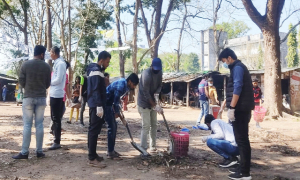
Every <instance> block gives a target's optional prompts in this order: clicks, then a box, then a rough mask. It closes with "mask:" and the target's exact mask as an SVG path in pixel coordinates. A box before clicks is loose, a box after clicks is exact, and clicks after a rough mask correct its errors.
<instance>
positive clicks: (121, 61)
mask: <svg viewBox="0 0 300 180" xmlns="http://www.w3.org/2000/svg"><path fill="white" fill-rule="evenodd" d="M120 3H121V0H116V7H115V14H116V28H117V36H118V46H119V47H122V46H123V42H122V36H121V26H120V21H121V20H120V18H121V17H120V14H121V13H120ZM124 36H125V34H124ZM119 64H120V76H121V77H125V69H124V65H125V57H124V55H123V51H119Z"/></svg>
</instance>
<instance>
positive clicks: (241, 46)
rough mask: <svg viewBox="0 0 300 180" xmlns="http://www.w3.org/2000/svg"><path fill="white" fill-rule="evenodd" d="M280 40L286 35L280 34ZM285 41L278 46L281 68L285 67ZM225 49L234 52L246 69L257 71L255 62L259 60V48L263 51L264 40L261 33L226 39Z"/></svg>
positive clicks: (286, 48)
mask: <svg viewBox="0 0 300 180" xmlns="http://www.w3.org/2000/svg"><path fill="white" fill-rule="evenodd" d="M279 35H280V38H281V39H283V38H284V37H285V36H286V33H282V32H281V33H280V34H279ZM286 43H287V40H285V41H284V42H282V43H281V44H280V61H281V66H282V67H283V68H285V67H287V61H286V59H285V57H286V56H287V50H288V47H287V44H286ZM226 47H229V48H231V49H232V50H234V52H235V53H236V55H237V56H238V58H239V59H240V60H242V61H243V62H244V64H246V65H247V67H248V69H257V62H258V61H257V60H258V58H259V56H260V55H259V48H261V49H262V51H264V38H263V35H262V33H260V34H255V35H249V36H243V37H240V38H234V39H228V40H227V43H226Z"/></svg>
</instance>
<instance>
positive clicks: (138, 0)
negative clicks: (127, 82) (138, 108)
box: [132, 0, 141, 104]
mask: <svg viewBox="0 0 300 180" xmlns="http://www.w3.org/2000/svg"><path fill="white" fill-rule="evenodd" d="M140 3H141V0H136V4H135V14H134V17H133V39H132V41H133V42H132V43H133V48H132V65H133V72H134V73H136V74H138V73H139V69H138V68H139V67H138V63H137V51H138V48H137V38H138V35H137V34H138V16H139V7H140ZM138 92H139V86H136V88H135V91H134V94H135V96H134V102H135V104H137V98H138Z"/></svg>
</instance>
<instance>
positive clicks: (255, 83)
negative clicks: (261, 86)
mask: <svg viewBox="0 0 300 180" xmlns="http://www.w3.org/2000/svg"><path fill="white" fill-rule="evenodd" d="M252 85H253V87H257V86H258V79H256V78H255V79H253V80H252Z"/></svg>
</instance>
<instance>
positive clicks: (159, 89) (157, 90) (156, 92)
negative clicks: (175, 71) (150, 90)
mask: <svg viewBox="0 0 300 180" xmlns="http://www.w3.org/2000/svg"><path fill="white" fill-rule="evenodd" d="M159 83H160V84H159V86H158V88H157V89H156V91H155V94H159V93H160V91H161V89H162V72H160V76H159Z"/></svg>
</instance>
